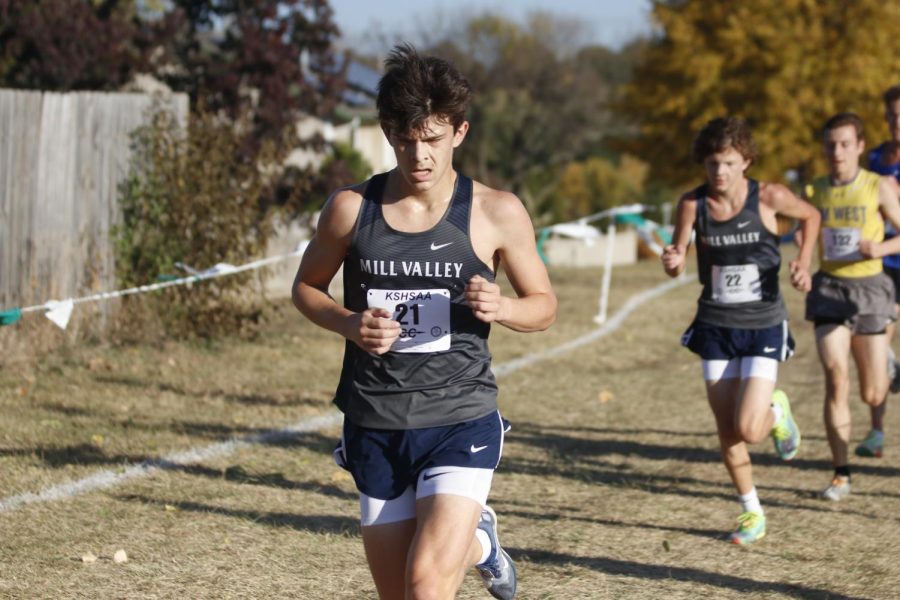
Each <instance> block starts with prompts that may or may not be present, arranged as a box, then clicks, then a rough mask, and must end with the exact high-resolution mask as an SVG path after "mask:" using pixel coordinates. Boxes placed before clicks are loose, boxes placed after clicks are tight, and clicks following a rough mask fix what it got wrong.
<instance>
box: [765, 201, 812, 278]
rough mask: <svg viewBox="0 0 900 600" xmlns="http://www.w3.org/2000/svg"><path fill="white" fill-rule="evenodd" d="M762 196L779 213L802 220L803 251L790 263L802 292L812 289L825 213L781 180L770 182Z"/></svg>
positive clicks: (800, 239)
mask: <svg viewBox="0 0 900 600" xmlns="http://www.w3.org/2000/svg"><path fill="white" fill-rule="evenodd" d="M760 200H762V201H763V202H764V203H765V204H766V205H767V206H768V207H770V208H772V209H773V210H774V211H775V212H776V213H777V214H781V215H784V216H786V217H791V218H793V219H797V220H798V221H800V229H799V235H798V236H797V238H796V239H797V243H798V244H799V246H800V251H799V252H798V253H797V258H795V259H794V260H792V261H791V262H790V265H789V266H790V271H791V284H792V285H793V286H794V287H795V288H797V289H798V290H800V291H801V292H808V291H809V290H810V289H811V287H812V278H811V277H810V274H809V268H810V265H811V264H812V255H813V251H814V250H815V248H816V241H817V240H818V237H819V226H820V224H821V222H822V215H821V214H820V213H819V211H818V210H817V209H816V208H815V207H814V206H813V205H812V204H810V203H809V202H806V201H805V200H801V199H800V198H798V197H797V196H795V195H794V194H793V192H791V190H789V189H788V188H787V187H785V186H783V185H781V184H779V183H769V184H767V185H766V187H765V192H764V193H763V194H762V195H761V196H760Z"/></svg>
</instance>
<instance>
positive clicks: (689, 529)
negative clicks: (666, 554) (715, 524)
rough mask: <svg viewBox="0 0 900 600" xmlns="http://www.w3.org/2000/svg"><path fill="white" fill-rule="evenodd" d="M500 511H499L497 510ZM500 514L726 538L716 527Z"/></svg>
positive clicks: (535, 519) (503, 512)
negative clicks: (699, 527) (706, 527)
mask: <svg viewBox="0 0 900 600" xmlns="http://www.w3.org/2000/svg"><path fill="white" fill-rule="evenodd" d="M505 504H507V503H506V502H496V503H492V506H495V507H497V506H501V507H502V506H504V505H505ZM498 512H500V511H498ZM502 515H503V517H504V518H506V517H510V516H513V517H520V518H522V519H528V520H531V521H561V520H565V521H574V522H578V523H588V524H591V525H606V526H609V527H622V528H628V527H631V528H636V529H653V530H656V531H671V532H674V533H686V534H688V535H694V536H697V537H702V538H707V539H713V540H725V539H727V538H728V533H727V532H723V531H721V530H718V529H698V528H696V527H674V526H669V525H656V524H653V523H646V522H643V523H628V522H625V521H617V520H614V519H596V518H593V517H578V516H572V515H565V514H561V513H551V512H547V513H534V512H526V511H519V510H508V509H503V510H502Z"/></svg>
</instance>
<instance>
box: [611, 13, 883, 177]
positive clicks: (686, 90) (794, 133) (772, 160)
mask: <svg viewBox="0 0 900 600" xmlns="http://www.w3.org/2000/svg"><path fill="white" fill-rule="evenodd" d="M653 16H654V19H655V21H656V22H657V24H658V25H659V31H660V33H659V34H658V35H657V36H656V37H655V38H653V39H652V40H650V42H649V43H648V44H647V46H646V47H645V49H644V52H643V54H642V56H641V58H640V59H639V64H638V66H637V67H636V70H635V74H634V78H633V80H632V81H631V83H629V84H627V85H625V86H624V89H623V94H622V97H621V99H620V101H618V102H617V104H616V108H617V111H618V112H619V113H620V114H622V115H623V116H625V117H627V118H628V119H629V120H630V121H631V122H632V123H634V124H635V125H636V126H637V128H638V135H637V136H636V138H635V139H633V140H630V141H629V140H623V141H622V142H621V144H620V146H621V147H622V148H624V149H627V150H628V151H630V152H633V153H634V154H636V155H637V156H640V157H641V158H643V159H645V160H647V161H648V162H650V164H651V166H652V169H653V174H654V176H655V177H660V178H662V179H663V180H665V181H666V182H668V183H670V184H675V185H679V186H680V185H684V184H686V183H687V182H688V181H691V180H693V179H695V178H696V166H695V165H692V163H691V159H690V148H691V142H692V140H693V138H694V136H695V135H696V133H697V132H698V131H699V129H700V128H701V127H702V126H703V125H704V124H705V123H706V122H707V121H708V120H710V119H712V118H714V117H718V116H723V115H735V116H740V117H743V118H746V119H748V120H749V121H750V122H751V124H752V125H753V128H754V138H755V140H756V142H757V145H758V146H759V149H760V154H761V159H760V161H759V163H758V165H757V166H756V167H754V174H755V175H756V176H759V177H761V178H768V179H776V180H777V179H781V178H782V177H783V176H784V174H785V172H786V170H788V169H796V171H797V173H798V174H799V177H800V179H801V180H806V179H808V178H809V177H811V176H812V175H813V174H814V173H815V172H816V171H818V170H820V169H822V168H823V163H822V159H821V158H820V156H821V149H820V148H821V146H820V144H819V139H820V137H819V135H818V134H819V131H820V128H821V126H822V124H823V122H824V121H825V119H826V118H828V117H829V116H830V115H832V114H834V113H836V112H839V111H853V112H856V113H858V114H860V116H861V117H862V118H863V119H864V121H865V122H866V124H867V126H868V128H869V131H878V127H879V126H880V125H881V122H880V115H881V112H882V107H881V102H880V95H881V93H882V91H883V90H884V89H885V88H887V87H888V86H889V85H891V84H893V83H896V77H897V70H896V60H894V57H897V56H900V36H897V35H896V26H895V24H896V23H897V22H898V19H900V3H897V2H884V1H883V0H856V1H854V2H845V1H842V2H831V1H828V0H746V1H744V2H701V1H697V0H686V1H685V0H681V1H670V2H661V1H657V2H655V3H654V7H653Z"/></svg>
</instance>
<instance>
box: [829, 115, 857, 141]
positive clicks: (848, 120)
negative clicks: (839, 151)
mask: <svg viewBox="0 0 900 600" xmlns="http://www.w3.org/2000/svg"><path fill="white" fill-rule="evenodd" d="M845 125H853V128H854V129H856V139H857V140H864V139H866V136H865V133H864V132H863V122H862V119H860V118H859V115H857V114H856V113H852V112H842V113H838V114H836V115H833V116H831V117H830V118H829V119H828V120H827V121H825V126H824V127H822V135H823V136H824V135H825V134H826V133H828V132H829V131H831V130H832V129H837V128H838V127H844V126H845Z"/></svg>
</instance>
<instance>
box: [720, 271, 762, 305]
mask: <svg viewBox="0 0 900 600" xmlns="http://www.w3.org/2000/svg"><path fill="white" fill-rule="evenodd" d="M712 287H713V290H712V299H713V302H720V303H722V304H736V303H738V302H753V301H756V300H762V283H761V282H760V280H759V267H758V266H756V265H722V266H720V265H713V267H712Z"/></svg>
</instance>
